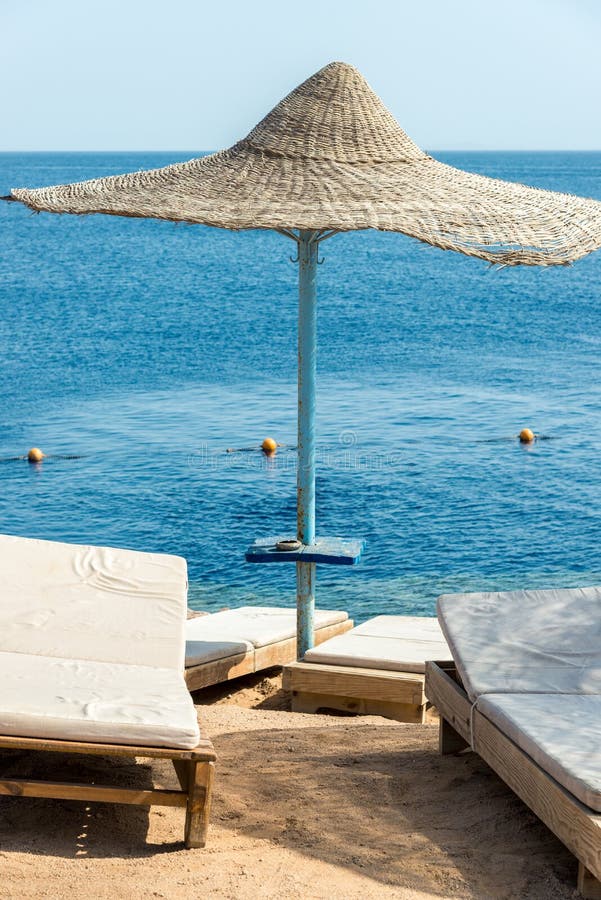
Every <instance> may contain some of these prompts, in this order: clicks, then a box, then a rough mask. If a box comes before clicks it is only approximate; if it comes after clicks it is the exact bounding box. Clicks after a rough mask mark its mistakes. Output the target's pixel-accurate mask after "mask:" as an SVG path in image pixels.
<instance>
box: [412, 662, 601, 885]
mask: <svg viewBox="0 0 601 900" xmlns="http://www.w3.org/2000/svg"><path fill="white" fill-rule="evenodd" d="M426 695H427V697H428V699H429V700H430V702H431V703H433V704H434V706H436V708H437V709H438V711H439V713H440V737H439V749H440V752H441V754H448V753H457V752H459V751H460V750H464V749H465V748H466V747H470V746H471V747H472V749H473V750H474V751H475V752H476V753H477V754H478V755H479V756H481V757H482V759H483V760H484V761H485V762H486V763H488V765H489V766H490V767H491V769H493V770H494V771H495V772H496V773H497V775H498V776H499V777H500V778H502V779H503V781H504V782H505V783H506V784H507V785H508V786H509V787H510V788H511V790H512V791H514V793H516V794H517V795H518V797H519V798H520V799H521V800H522V801H523V802H524V803H525V804H526V805H527V806H528V807H529V808H530V809H531V810H532V812H533V813H535V815H537V816H538V818H539V819H541V821H543V822H544V823H545V825H546V826H547V827H548V828H549V829H550V830H551V831H552V832H553V833H554V834H556V835H557V837H558V838H559V840H560V841H561V842H562V843H563V844H565V846H566V847H567V848H568V849H569V850H570V851H571V852H572V853H573V854H574V856H575V857H576V858H577V860H578V890H579V891H580V892H581V894H582V895H583V896H584V897H586V898H588V900H601V814H599V813H594V812H592V810H590V809H589V808H588V807H586V806H584V805H583V804H582V803H580V801H579V800H577V799H576V798H575V797H574V796H573V795H572V794H571V793H569V791H567V790H566V789H565V788H563V787H562V786H561V785H560V784H558V782H557V781H555V779H554V778H552V777H551V776H550V775H549V774H548V773H547V772H545V771H544V769H541V768H540V766H538V765H537V764H536V763H535V762H534V760H533V759H532V758H531V757H530V756H528V754H527V753H525V752H524V751H523V750H521V749H520V748H519V747H517V746H516V744H514V742H513V741H512V740H511V739H510V738H509V737H507V735H506V734H504V733H503V732H502V731H501V730H500V729H499V728H497V727H496V725H493V723H492V722H491V721H490V720H489V719H487V718H486V716H484V715H482V713H480V712H479V711H478V709H477V708H476V709H475V710H474V711H473V712H472V704H471V702H470V700H469V698H468V696H467V694H466V692H465V690H464V688H463V685H462V684H461V680H460V678H459V676H458V674H457V671H456V668H455V663H453V662H428V663H426ZM472 726H473V735H472Z"/></svg>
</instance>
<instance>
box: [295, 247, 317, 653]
mask: <svg viewBox="0 0 601 900" xmlns="http://www.w3.org/2000/svg"><path fill="white" fill-rule="evenodd" d="M316 238H317V232H314V231H300V232H299V241H298V463H297V476H296V491H297V493H296V496H297V537H298V540H299V541H301V542H302V543H303V544H313V543H314V541H315V382H316V355H317V252H318V242H317V240H316ZM314 611H315V563H306V562H297V564H296V616H297V651H298V658H299V659H302V657H303V656H304V654H305V652H306V651H307V650H309V649H310V648H311V647H312V646H313V618H314Z"/></svg>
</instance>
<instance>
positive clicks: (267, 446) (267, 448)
mask: <svg viewBox="0 0 601 900" xmlns="http://www.w3.org/2000/svg"><path fill="white" fill-rule="evenodd" d="M277 449H278V445H277V442H276V441H274V439H273V438H270V437H266V438H265V440H264V441H263V443H262V444H261V450H262V451H263V453H265V454H266V455H267V456H273V454H274V453H275V451H276V450H277Z"/></svg>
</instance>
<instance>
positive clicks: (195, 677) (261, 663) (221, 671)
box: [185, 619, 354, 691]
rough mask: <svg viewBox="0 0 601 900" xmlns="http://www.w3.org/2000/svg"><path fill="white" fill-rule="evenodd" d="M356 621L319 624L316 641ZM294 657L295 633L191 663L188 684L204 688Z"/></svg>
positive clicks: (186, 674) (190, 686)
mask: <svg viewBox="0 0 601 900" xmlns="http://www.w3.org/2000/svg"><path fill="white" fill-rule="evenodd" d="M353 625H354V622H353V620H352V619H345V620H344V621H343V622H334V624H332V625H325V626H324V627H323V628H316V629H315V645H317V644H321V643H323V641H327V640H329V639H330V638H331V637H335V636H336V635H338V634H344V633H345V632H347V631H350V630H351V628H353ZM293 659H296V637H293V638H289V639H288V640H285V641H276V643H274V644H267V646H265V647H256V648H252V649H251V650H248V651H245V652H243V653H237V654H236V655H234V656H226V657H225V658H224V659H217V660H213V661H212V662H206V663H200V664H199V665H197V666H188V667H187V668H186V670H185V679H186V684H187V685H188V690H189V691H199V690H200V689H201V688H205V687H210V686H211V685H212V684H221V683H222V682H224V681H229V680H230V679H232V678H239V677H240V676H241V675H250V674H252V673H253V672H261V671H263V669H271V668H273V667H274V666H283V665H285V664H286V663H289V662H292V660H293Z"/></svg>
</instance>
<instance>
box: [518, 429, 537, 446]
mask: <svg viewBox="0 0 601 900" xmlns="http://www.w3.org/2000/svg"><path fill="white" fill-rule="evenodd" d="M535 437H536V435H535V434H534V432H533V431H531V430H530V428H522V430H521V431H520V443H522V444H531V443H532V441H533V440H534V438H535Z"/></svg>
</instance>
